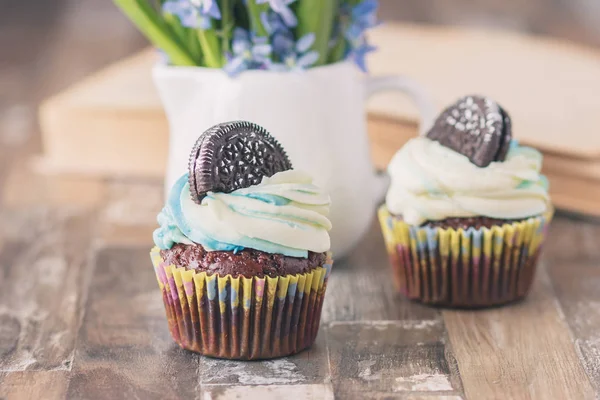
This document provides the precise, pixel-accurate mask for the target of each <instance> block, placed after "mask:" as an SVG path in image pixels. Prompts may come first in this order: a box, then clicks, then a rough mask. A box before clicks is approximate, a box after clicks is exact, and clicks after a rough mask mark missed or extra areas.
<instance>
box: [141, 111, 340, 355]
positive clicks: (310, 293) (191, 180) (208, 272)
mask: <svg viewBox="0 0 600 400" xmlns="http://www.w3.org/2000/svg"><path fill="white" fill-rule="evenodd" d="M329 203H330V199H329V196H328V195H327V194H325V193H323V192H322V191H321V190H320V189H319V188H318V187H316V186H315V185H313V184H312V178H311V177H310V176H307V175H306V174H305V173H303V172H300V171H296V170H293V169H292V166H291V163H290V161H289V160H288V157H287V155H286V154H285V152H284V150H283V149H282V148H281V146H280V145H279V143H278V142H277V141H276V140H275V139H274V138H273V137H272V136H271V135H269V134H268V133H267V132H266V131H265V130H264V129H263V128H261V127H259V126H257V125H254V124H251V123H248V122H231V123H225V124H220V125H217V126H215V127H213V128H211V129H209V130H208V131H207V132H205V133H204V134H203V135H202V136H201V137H200V138H199V139H198V141H197V143H196V145H195V146H194V148H193V149H192V153H191V156H190V163H189V172H188V173H186V174H185V175H183V176H182V177H181V178H180V179H179V180H178V181H177V182H176V183H175V185H174V187H173V188H172V190H171V192H170V195H169V198H168V200H167V204H166V206H165V208H164V209H163V210H162V211H161V213H160V214H159V216H158V222H159V224H160V228H158V229H157V230H156V231H155V232H154V242H155V244H156V247H155V248H154V249H153V250H152V251H151V258H152V261H153V263H154V267H155V271H156V275H157V278H158V283H159V286H160V288H161V291H162V295H163V301H164V304H165V309H166V313H167V319H168V322H169V330H170V332H171V335H172V336H173V339H174V340H175V341H176V342H177V343H178V344H179V345H180V346H181V347H183V348H185V349H188V350H191V351H195V352H198V353H201V354H204V355H207V356H211V357H219V358H228V359H240V360H252V359H265V358H274V357H282V356H286V355H289V354H293V353H297V352H299V351H301V350H303V349H306V348H307V347H309V346H311V345H312V344H313V342H314V340H315V338H316V335H317V331H318V328H319V321H320V316H321V308H322V305H323V298H324V295H325V288H326V287H327V278H328V277H329V273H330V271H331V266H332V259H331V256H330V254H329V253H328V251H329V247H330V240H329V233H328V231H329V230H330V229H331V224H330V222H329V220H328V218H327V215H328V213H329Z"/></svg>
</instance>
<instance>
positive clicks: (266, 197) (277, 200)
mask: <svg viewBox="0 0 600 400" xmlns="http://www.w3.org/2000/svg"><path fill="white" fill-rule="evenodd" d="M232 194H233V195H234V196H240V197H249V198H251V199H256V200H260V201H262V202H264V203H268V204H273V205H275V206H285V205H287V204H289V203H290V200H288V199H286V198H285V197H281V196H276V195H274V194H267V193H248V194H234V193H232Z"/></svg>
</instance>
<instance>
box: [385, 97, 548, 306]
mask: <svg viewBox="0 0 600 400" xmlns="http://www.w3.org/2000/svg"><path fill="white" fill-rule="evenodd" d="M541 165H542V156H541V154H540V153H539V152H538V151H536V150H534V149H532V148H529V147H524V146H520V145H519V144H518V142H517V141H516V140H514V139H513V138H512V124H511V120H510V117H509V116H508V113H506V111H504V109H503V108H502V107H501V106H500V105H499V104H497V103H496V102H495V101H493V100H492V99H489V98H486V97H483V96H466V97H463V98H461V99H459V100H458V101H457V102H456V103H454V104H453V105H451V106H450V107H448V108H447V109H446V110H445V111H444V112H443V113H442V114H441V115H440V116H439V117H438V118H437V120H436V121H435V124H434V126H433V128H432V129H431V130H430V131H429V132H428V134H427V135H426V136H425V137H419V138H415V139H412V140H410V141H409V142H407V143H406V144H405V146H404V147H403V148H402V149H401V150H400V151H398V153H397V154H396V155H395V156H394V158H393V159H392V161H391V163H390V165H389V167H388V171H389V173H390V176H391V178H392V179H391V180H392V183H391V186H390V188H389V190H388V193H387V197H386V204H385V205H383V206H382V207H381V208H380V210H379V218H380V222H381V226H382V229H383V233H384V237H385V240H386V243H387V250H388V253H389V257H390V261H391V265H392V267H393V273H394V278H395V282H396V286H397V288H398V289H399V291H400V292H401V293H402V294H404V295H406V296H407V297H409V298H411V299H415V300H419V301H421V302H424V303H428V304H434V305H441V306H452V307H486V306H494V305H500V304H505V303H508V302H511V301H514V300H517V299H520V298H523V297H524V296H526V295H527V293H528V291H529V289H530V287H531V283H532V281H533V276H534V272H535V267H536V262H537V259H538V257H539V254H540V250H541V247H542V243H543V241H544V238H545V236H546V231H547V228H548V225H549V223H550V220H551V219H552V215H553V207H552V205H551V203H550V199H549V196H548V181H547V179H546V178H545V177H544V176H543V175H542V174H541V173H540V171H541Z"/></svg>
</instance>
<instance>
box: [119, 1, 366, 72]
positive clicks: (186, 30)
mask: <svg viewBox="0 0 600 400" xmlns="http://www.w3.org/2000/svg"><path fill="white" fill-rule="evenodd" d="M114 2H115V3H116V4H117V6H119V7H120V8H121V10H122V11H123V12H124V13H125V14H126V15H127V16H128V17H129V18H130V19H131V20H132V21H133V23H134V24H135V25H136V26H137V27H138V28H139V29H140V30H141V32H142V33H143V34H144V35H145V36H146V37H147V38H148V39H149V40H150V42H152V44H153V45H154V46H156V47H157V48H158V49H159V50H160V51H161V53H162V54H163V56H164V60H165V62H166V63H167V64H168V65H172V66H199V67H207V68H223V69H224V70H225V71H226V72H227V73H228V74H229V75H230V76H235V75H237V74H239V73H241V72H243V71H245V70H272V71H293V70H303V69H306V68H311V67H317V66H322V65H327V64H333V63H336V62H338V61H341V60H344V59H352V60H354V62H355V63H356V64H357V65H358V66H359V67H360V68H361V69H362V70H363V71H366V64H365V55H366V54H367V53H369V52H371V51H373V50H374V47H373V46H370V45H369V44H368V42H367V39H366V37H365V32H366V30H368V29H369V28H372V27H374V26H376V25H377V17H376V11H377V7H378V2H377V0H114Z"/></svg>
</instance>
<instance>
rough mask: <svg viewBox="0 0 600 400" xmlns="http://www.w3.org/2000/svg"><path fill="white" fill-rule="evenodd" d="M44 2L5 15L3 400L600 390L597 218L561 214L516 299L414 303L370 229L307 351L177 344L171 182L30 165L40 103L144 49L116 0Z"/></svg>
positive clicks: (577, 393) (541, 394)
mask: <svg viewBox="0 0 600 400" xmlns="http://www.w3.org/2000/svg"><path fill="white" fill-rule="evenodd" d="M13 3H14V4H17V3H16V2H13ZM37 3H39V4H38V5H37V9H36V13H32V14H29V13H26V14H23V15H25V16H26V18H27V19H28V24H27V29H23V28H21V27H20V26H19V25H18V24H15V23H7V21H6V20H1V21H0V45H1V47H0V48H1V49H2V57H3V59H6V60H8V62H6V63H5V62H2V63H0V88H2V89H1V90H0V399H2V400H5V399H6V400H8V399H11V400H12V399H63V398H69V399H120V398H126V399H179V398H181V399H193V398H199V399H226V398H261V399H267V398H284V396H287V398H293V399H302V398H304V399H330V398H333V397H334V396H335V397H336V398H340V399H396V398H399V399H411V400H416V399H447V400H448V399H451V400H458V399H476V400H477V399H492V398H498V399H513V398H514V399H528V398H535V399H594V398H600V241H599V239H598V238H599V237H600V224H599V223H598V222H593V221H586V220H583V219H578V218H575V217H572V216H566V215H560V214H559V215H558V216H557V218H556V220H555V222H554V223H553V225H552V227H551V229H550V233H549V239H548V242H547V244H546V247H545V252H544V255H543V257H542V259H541V264H540V270H539V273H538V275H537V279H536V281H535V284H534V287H533V291H532V293H531V295H530V296H529V298H527V300H525V301H523V302H521V303H519V304H515V305H512V306H510V307H506V308H499V309H493V310H487V311H476V312H470V311H452V310H440V309H434V308H428V307H424V306H421V305H419V304H415V303H411V302H409V301H406V300H404V299H403V298H401V297H400V296H398V295H397V294H396V293H395V292H394V290H393V287H392V283H391V279H390V275H389V269H388V265H387V259H386V255H385V249H384V245H383V241H382V237H381V234H380V232H379V229H378V227H377V225H376V224H374V225H373V229H372V230H371V232H370V233H369V234H368V236H367V237H366V238H365V240H364V242H363V243H362V244H361V245H360V246H359V247H358V248H356V249H355V250H354V252H353V253H352V254H351V256H350V257H348V258H347V259H346V260H342V261H339V262H337V263H336V265H335V266H334V271H333V274H332V276H331V280H330V284H329V287H328V294H327V298H326V302H325V305H324V311H323V320H322V325H321V326H322V327H321V331H320V334H319V337H318V339H317V343H316V344H315V346H313V348H312V349H311V350H310V351H307V352H304V353H302V354H300V355H297V356H294V357H290V358H284V359H280V360H273V361H264V362H246V363H243V362H233V361H220V360H213V359H208V358H203V357H200V356H198V355H195V354H193V353H189V352H186V351H183V350H181V349H179V348H178V347H177V346H176V345H175V344H174V343H173V342H172V341H171V339H170V337H169V333H168V329H167V324H166V320H165V317H164V309H163V306H162V302H161V297H160V295H159V291H158V288H157V284H156V279H155V277H154V273H153V271H152V268H151V266H150V262H149V259H148V250H149V247H150V246H151V232H152V230H153V229H154V224H155V223H154V218H155V216H156V213H157V212H158V210H159V209H160V207H161V206H162V197H161V185H160V182H156V181H147V182H139V181H137V182H129V181H125V180H119V181H95V180H89V179H85V178H75V177H57V176H45V175H44V174H43V173H39V171H36V170H35V168H32V166H31V161H30V159H31V157H30V156H31V155H34V154H37V153H39V151H40V143H39V134H38V132H37V127H36V124H37V121H36V117H35V111H36V109H35V107H36V105H37V104H38V103H39V101H40V100H41V99H42V98H44V97H45V96H47V95H49V94H51V93H53V92H55V91H57V90H59V89H61V88H63V87H64V86H65V85H66V84H68V83H70V82H73V81H75V80H77V79H79V78H80V77H82V76H84V75H86V74H88V73H90V72H91V71H93V70H95V69H97V68H98V67H100V66H102V65H105V64H107V63H109V62H112V61H114V60H116V59H118V58H120V57H122V56H124V55H126V54H130V53H131V52H132V51H133V50H137V49H139V48H141V47H142V46H143V45H144V41H143V40H142V39H141V38H140V37H139V35H137V34H135V33H134V32H133V30H132V29H131V28H130V26H129V25H128V24H127V22H126V21H124V20H123V19H122V18H119V17H118V14H116V12H114V11H113V10H112V8H110V7H106V6H105V4H106V3H107V2H105V1H93V0H86V1H81V2H80V1H61V2H55V3H54V4H53V3H52V2H37ZM68 5H70V8H69V7H67V6H68ZM76 5H81V7H79V6H76ZM84 5H85V7H84ZM18 10H19V8H18V7H17V11H18ZM0 18H6V17H5V16H0ZM23 18H25V17H23ZM103 18H104V20H107V19H110V21H111V26H110V29H106V28H105V27H104V26H103V25H101V24H99V22H98V21H99V20H102V19H103ZM75 33H77V34H75ZM99 44H103V45H102V46H100V45H99ZM107 44H110V45H107ZM82 135H85V132H82Z"/></svg>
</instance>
